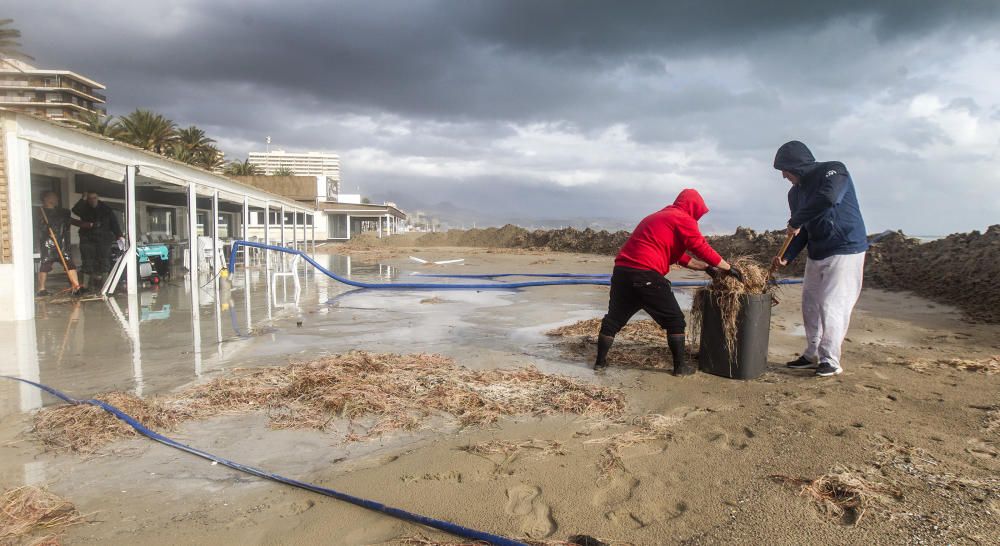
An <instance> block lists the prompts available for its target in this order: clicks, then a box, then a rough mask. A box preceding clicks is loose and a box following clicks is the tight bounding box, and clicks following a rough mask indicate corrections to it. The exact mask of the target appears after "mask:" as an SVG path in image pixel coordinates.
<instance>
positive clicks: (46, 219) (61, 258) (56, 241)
mask: <svg viewBox="0 0 1000 546" xmlns="http://www.w3.org/2000/svg"><path fill="white" fill-rule="evenodd" d="M38 211H39V212H41V213H42V221H43V222H45V229H47V230H48V232H49V239H51V240H52V244H54V245H56V253H58V254H59V262H60V263H62V266H63V271H69V267H68V266H67V264H66V256H64V255H63V251H62V247H61V246H60V245H59V238H58V237H56V232H55V231H53V230H52V224H50V223H49V216H48V215H47V214H45V207H38ZM73 288H76V287H75V286H74V287H71V289H73Z"/></svg>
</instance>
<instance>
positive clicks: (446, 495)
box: [0, 247, 1000, 546]
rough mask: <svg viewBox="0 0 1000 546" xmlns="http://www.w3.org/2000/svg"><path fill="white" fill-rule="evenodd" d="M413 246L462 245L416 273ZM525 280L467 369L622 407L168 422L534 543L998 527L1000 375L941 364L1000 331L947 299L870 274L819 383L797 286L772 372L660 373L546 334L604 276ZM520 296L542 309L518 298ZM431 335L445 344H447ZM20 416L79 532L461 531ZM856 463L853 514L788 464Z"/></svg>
mask: <svg viewBox="0 0 1000 546" xmlns="http://www.w3.org/2000/svg"><path fill="white" fill-rule="evenodd" d="M324 248H325V250H327V251H331V252H336V251H339V250H340V249H338V248H337V247H333V248H331V247H324ZM351 253H352V255H353V256H354V257H355V259H356V260H359V261H364V260H371V261H375V260H377V261H379V262H381V263H385V264H396V265H398V266H399V267H404V268H409V269H415V270H420V271H426V272H436V273H439V272H460V273H479V272H497V271H521V272H525V271H531V272H556V271H574V272H591V273H597V272H610V269H611V258H610V257H608V256H594V255H584V254H569V253H555V252H545V251H532V250H486V249H470V248H434V249H433V250H430V249H409V248H391V247H378V248H374V249H372V250H364V249H360V248H354V249H352V250H351ZM409 255H419V256H421V257H424V258H431V259H434V260H446V259H454V258H465V259H466V262H465V264H464V265H461V266H456V265H451V266H440V267H433V266H426V267H422V268H421V266H419V265H417V264H414V263H412V262H409V260H408V258H407V257H408V256H409ZM671 276H672V278H673V277H676V278H697V275H695V274H691V273H685V274H681V275H674V274H672V275H671ZM532 290H535V291H534V292H530V291H525V292H523V293H518V294H516V295H514V296H511V297H510V298H509V300H510V302H509V303H510V305H508V306H506V307H505V308H504V309H502V310H500V311H498V310H496V309H487V310H483V311H482V312H481V313H479V314H477V313H475V312H474V311H468V310H467V311H463V312H466V313H469V315H468V316H464V320H466V321H469V322H471V323H481V324H486V325H489V326H490V327H491V329H489V330H488V331H489V332H492V334H490V335H483V337H482V338H481V339H468V338H463V340H462V346H461V348H456V349H454V354H450V355H449V356H451V357H452V358H454V360H455V361H456V363H457V364H459V365H465V366H468V367H473V368H481V367H493V368H500V367H514V366H519V365H524V364H530V363H536V364H538V365H539V367H540V369H542V370H543V371H545V372H548V373H560V374H566V375H570V376H573V377H577V378H580V379H581V380H585V381H594V382H597V383H599V384H601V385H605V386H609V387H613V388H616V389H620V390H621V391H622V392H623V393H624V395H625V397H626V400H627V410H626V412H627V417H626V418H625V419H622V420H619V421H618V422H613V421H608V420H596V419H591V418H585V417H580V416H567V415H556V416H548V417H533V416H520V417H516V418H508V419H504V420H502V421H501V422H499V423H498V424H497V425H496V426H492V427H487V428H466V429H459V428H458V427H456V426H454V425H453V424H451V423H448V422H446V421H440V422H438V421H436V420H431V421H430V422H428V423H427V428H426V429H423V430H418V431H409V432H399V433H393V434H390V435H387V436H384V437H381V438H379V439H375V440H369V441H366V442H360V443H353V444H351V445H347V446H345V445H343V444H342V443H341V442H340V441H339V440H337V439H335V438H333V437H332V436H330V435H328V434H324V433H322V432H318V431H312V430H270V429H268V428H267V425H266V421H267V419H266V417H265V416H263V415H260V414H251V415H243V416H220V417H216V418H212V419H209V420H207V421H199V422H194V423H187V424H185V425H182V427H181V428H180V430H179V431H178V432H177V433H175V434H173V436H175V437H178V438H180V439H182V440H183V441H188V442H191V443H192V444H194V445H197V446H199V447H202V448H204V449H207V450H209V451H213V452H215V453H219V454H221V455H223V456H230V457H233V458H235V459H237V460H239V461H241V462H244V463H247V464H251V465H254V466H259V467H263V468H267V469H269V470H272V471H276V472H280V473H283V474H285V475H288V476H291V477H295V478H298V479H303V480H306V481H311V482H314V483H318V484H321V485H324V486H327V487H332V488H334V489H337V490H340V491H344V492H348V493H351V494H354V495H358V496H361V497H366V498H369V499H373V500H377V501H379V502H383V503H386V504H388V505H391V506H395V507H398V508H403V509H406V510H409V511H413V512H417V513H420V514H423V515H427V516H432V517H436V518H442V519H446V520H449V521H452V522H456V523H459V524H462V525H465V526H468V527H473V528H476V529H480V530H484V531H489V532H493V533H498V534H502V535H506V536H509V537H513V538H519V539H533V540H540V541H556V542H554V543H558V541H565V540H566V539H567V538H568V537H570V536H572V535H578V534H584V535H589V536H593V537H597V538H600V539H601V540H604V541H606V542H609V543H614V544H626V543H627V544H722V543H726V544H729V543H737V542H738V543H754V544H804V543H827V544H901V543H913V544H935V543H951V544H1000V538H998V537H1000V437H998V435H1000V374H996V373H989V371H990V370H989V369H987V370H978V371H970V370H967V369H964V368H963V365H961V364H960V363H955V362H950V361H949V359H964V360H970V361H976V362H989V360H988V359H989V358H991V357H993V356H994V355H997V354H1000V326H997V325H984V324H970V323H967V322H964V321H963V320H962V319H961V314H960V313H959V312H958V311H956V310H955V309H952V308H949V307H946V306H942V305H940V304H935V303H930V302H928V301H927V300H924V299H921V298H919V297H915V296H912V295H908V294H906V293H889V292H884V291H880V290H867V289H866V290H865V291H864V292H863V294H862V297H861V301H860V302H859V304H858V307H857V310H856V312H855V315H854V320H853V322H852V324H851V329H850V332H849V335H848V340H847V342H846V343H845V346H844V362H843V365H844V368H845V372H844V374H842V375H840V376H837V377H832V378H815V377H813V376H812V375H811V373H810V372H809V371H808V370H801V371H793V370H787V369H785V368H784V367H783V365H782V363H783V362H785V361H786V360H791V359H792V358H794V357H795V356H796V354H797V353H798V351H799V350H801V348H802V346H803V343H804V338H803V332H802V328H801V318H800V315H799V298H800V291H799V289H798V288H797V287H795V286H791V287H786V288H785V289H784V290H783V294H782V297H781V304H780V305H778V306H777V307H775V308H774V316H773V319H772V328H771V343H770V355H769V361H770V367H769V370H768V373H767V374H766V375H764V376H763V377H761V378H760V379H757V380H753V381H735V380H727V379H723V378H719V377H715V376H711V375H707V374H704V373H699V374H697V375H695V376H693V377H687V378H675V377H673V376H672V375H670V374H669V373H664V371H665V370H668V369H669V364H667V362H669V357H668V354H667V352H666V348H665V343H662V344H661V346H662V362H660V363H659V366H661V368H660V369H634V368H624V367H618V366H615V365H614V360H613V359H612V366H611V368H610V369H609V370H608V371H607V372H606V373H603V374H600V375H594V374H593V372H591V371H590V370H589V367H590V364H591V360H592V354H590V353H589V352H587V351H585V350H584V351H581V349H580V347H586V345H585V344H582V342H581V340H579V339H561V338H548V337H545V336H544V335H543V332H544V331H546V330H548V329H551V328H552V327H555V326H558V325H565V324H569V323H572V322H575V321H577V320H582V319H586V318H591V317H597V316H600V315H602V314H603V312H604V310H605V308H604V306H605V305H606V297H607V296H606V289H602V288H590V287H588V288H582V289H578V288H577V287H552V288H540V289H537V290H536V289H532ZM456 294H458V293H457V292H456ZM524 298H528V299H531V300H532V301H533V302H534V304H535V306H531V307H525V312H524V313H521V312H519V309H520V308H521V307H520V306H522V305H524V304H523V302H522V301H521V300H522V299H524ZM420 299H421V300H422V299H425V298H424V297H420ZM550 299H551V300H560V301H566V300H567V299H573V301H575V302H578V303H579V305H578V306H577V308H576V310H575V311H574V312H573V313H572V314H571V315H567V316H551V315H549V314H545V313H544V312H542V311H538V308H539V306H538V304H539V302H541V303H542V304H544V302H545V301H546V300H550ZM439 300H441V301H438V300H434V301H432V302H425V304H424V305H423V306H422V307H423V308H424V309H433V310H434V312H439V311H441V310H443V309H447V308H448V307H449V306H457V305H462V302H461V301H451V299H450V297H449V295H448V294H444V295H441V296H440V298H439ZM389 301H391V300H389ZM426 303H434V304H435V305H426ZM541 307H542V308H544V305H541ZM456 309H457V307H456ZM456 312H458V311H456ZM345 317H347V315H345ZM645 318H648V317H646V316H645V315H642V314H640V315H638V316H636V317H635V318H634V319H633V320H641V319H645ZM345 320H350V319H348V318H345ZM477 321H478V322H477ZM308 327H309V325H308V324H307V325H306V328H308ZM392 327H393V328H404V329H405V328H409V327H412V325H409V326H408V324H407V323H396V324H393V325H392ZM526 331H530V335H529V334H526V333H525V332H526ZM277 335H278V336H280V335H281V330H280V328H279V329H278V332H277ZM491 336H492V337H491ZM414 345H419V343H417V342H415V343H412V344H404V343H400V344H399V345H398V346H390V347H385V346H379V347H374V348H373V347H366V346H357V347H355V348H357V349H362V350H369V349H371V350H378V351H386V350H391V351H393V352H403V353H405V352H416V351H412V350H411V349H412V347H413V346H414ZM418 348H419V349H420V350H424V349H427V348H422V347H418ZM429 349H432V350H433V351H434V352H442V353H445V354H448V352H449V348H448V347H447V346H444V345H442V346H438V347H431V348H429ZM652 354H654V355H655V352H654V353H652ZM284 362H285V360H282V361H281V362H277V363H284ZM650 415H653V416H656V417H653V418H650V417H649V416H650ZM643 416H646V417H645V419H644V418H643ZM650 422H655V424H656V426H655V427H650V426H649V423H650ZM27 424H28V417H26V416H25V417H23V418H21V419H14V418H11V419H7V420H6V421H5V422H4V423H3V424H2V426H0V444H3V447H2V448H0V453H2V454H3V456H4V457H3V458H6V459H7V460H8V461H9V462H14V461H17V462H24V461H30V460H33V459H35V460H45V461H48V463H49V464H53V465H55V464H58V465H61V466H60V468H61V469H62V472H60V473H58V475H59V476H60V478H59V479H57V480H55V481H54V483H50V486H51V488H52V489H53V490H55V491H57V492H59V493H60V494H61V495H62V496H64V497H66V498H68V499H70V500H71V501H73V502H74V503H75V504H76V506H77V508H78V509H79V511H80V512H81V513H82V514H87V515H89V516H88V521H89V523H86V524H82V525H77V526H73V527H70V528H68V529H67V530H66V531H65V535H64V537H63V541H64V543H66V544H144V545H150V546H151V545H159V544H393V543H405V542H403V541H405V540H407V539H420V540H428V541H429V542H427V543H435V542H440V543H450V542H457V543H461V542H462V541H461V540H460V539H459V538H457V537H451V536H448V535H446V534H443V533H440V532H437V531H433V530H429V529H427V528H423V527H420V526H417V525H414V524H411V523H408V522H403V521H400V520H397V519H394V518H391V517H388V516H385V515H382V514H379V513H376V512H372V511H368V510H364V509H361V508H358V507H354V506H351V505H349V504H346V503H344V502H340V501H336V500H333V499H330V498H325V497H322V496H318V495H315V494H311V493H308V492H305V491H300V490H296V489H292V488H289V487H286V486H281V485H277V484H273V483H268V482H264V481H261V480H258V479H256V478H253V477H251V476H248V475H243V474H239V473H237V472H234V471H231V470H228V469H225V468H222V467H220V466H213V465H211V464H209V463H208V462H205V461H203V460H199V459H195V458H192V457H190V456H188V455H186V454H183V453H180V452H177V451H174V450H171V449H169V448H166V447H164V446H159V445H155V444H152V443H150V442H149V441H146V440H141V439H132V440H125V441H120V442H117V443H115V444H113V445H112V446H109V448H108V449H107V450H105V451H104V452H103V453H102V456H97V457H95V456H88V457H84V456H80V455H74V454H68V453H51V452H46V451H45V449H44V447H43V446H41V445H40V444H39V443H38V442H37V441H36V440H34V439H33V438H32V436H31V435H29V434H27V433H26V432H25V428H26V427H27ZM490 442H492V443H490ZM477 446H478V447H477ZM843 472H849V473H851V474H852V475H854V476H859V477H863V478H864V479H865V480H867V481H868V482H869V483H872V484H878V485H879V486H880V487H882V489H880V490H881V491H882V492H883V493H882V495H881V499H875V500H874V501H873V502H871V503H870V504H869V505H867V507H866V509H865V510H864V513H863V514H860V515H861V516H863V517H861V519H860V521H858V516H859V513H857V512H855V513H850V512H849V513H847V514H844V515H836V514H830V513H828V511H824V510H823V509H822V507H821V506H820V505H818V504H817V503H816V502H814V501H813V500H812V499H811V498H810V497H808V496H805V495H800V487H799V486H797V485H794V484H789V483H787V482H786V481H784V480H783V479H782V478H776V477H775V476H784V477H792V478H805V479H813V478H817V477H819V476H821V475H824V474H828V473H843ZM420 543H423V542H420Z"/></svg>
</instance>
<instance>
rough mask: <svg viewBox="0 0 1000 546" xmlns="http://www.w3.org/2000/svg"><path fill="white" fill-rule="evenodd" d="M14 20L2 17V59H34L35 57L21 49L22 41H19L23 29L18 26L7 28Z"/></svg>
mask: <svg viewBox="0 0 1000 546" xmlns="http://www.w3.org/2000/svg"><path fill="white" fill-rule="evenodd" d="M13 22H14V20H13V19H0V60H6V59H28V60H33V59H34V57H32V56H30V55H28V54H27V53H25V52H23V51H21V49H20V47H21V42H19V41H18V39H19V38H20V37H21V31H20V30H17V29H16V28H6V27H7V25H9V24H11V23H13Z"/></svg>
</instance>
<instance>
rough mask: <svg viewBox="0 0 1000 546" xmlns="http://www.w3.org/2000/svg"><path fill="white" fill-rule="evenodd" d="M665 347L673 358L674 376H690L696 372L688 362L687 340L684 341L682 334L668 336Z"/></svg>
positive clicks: (692, 364)
mask: <svg viewBox="0 0 1000 546" xmlns="http://www.w3.org/2000/svg"><path fill="white" fill-rule="evenodd" d="M667 345H668V346H669V347H670V354H671V355H673V357H674V375H691V374H693V373H695V372H697V371H698V369H697V368H695V367H694V363H692V362H689V361H688V358H687V340H685V339H684V334H669V335H668V336H667Z"/></svg>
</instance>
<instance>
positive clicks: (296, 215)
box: [292, 209, 299, 250]
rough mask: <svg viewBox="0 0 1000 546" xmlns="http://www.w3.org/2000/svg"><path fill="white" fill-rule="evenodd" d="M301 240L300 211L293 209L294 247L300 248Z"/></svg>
mask: <svg viewBox="0 0 1000 546" xmlns="http://www.w3.org/2000/svg"><path fill="white" fill-rule="evenodd" d="M298 240H299V213H298V212H296V211H295V210H294V209H293V210H292V248H294V249H296V250H298V248H299V247H298V244H299V242H298Z"/></svg>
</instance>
